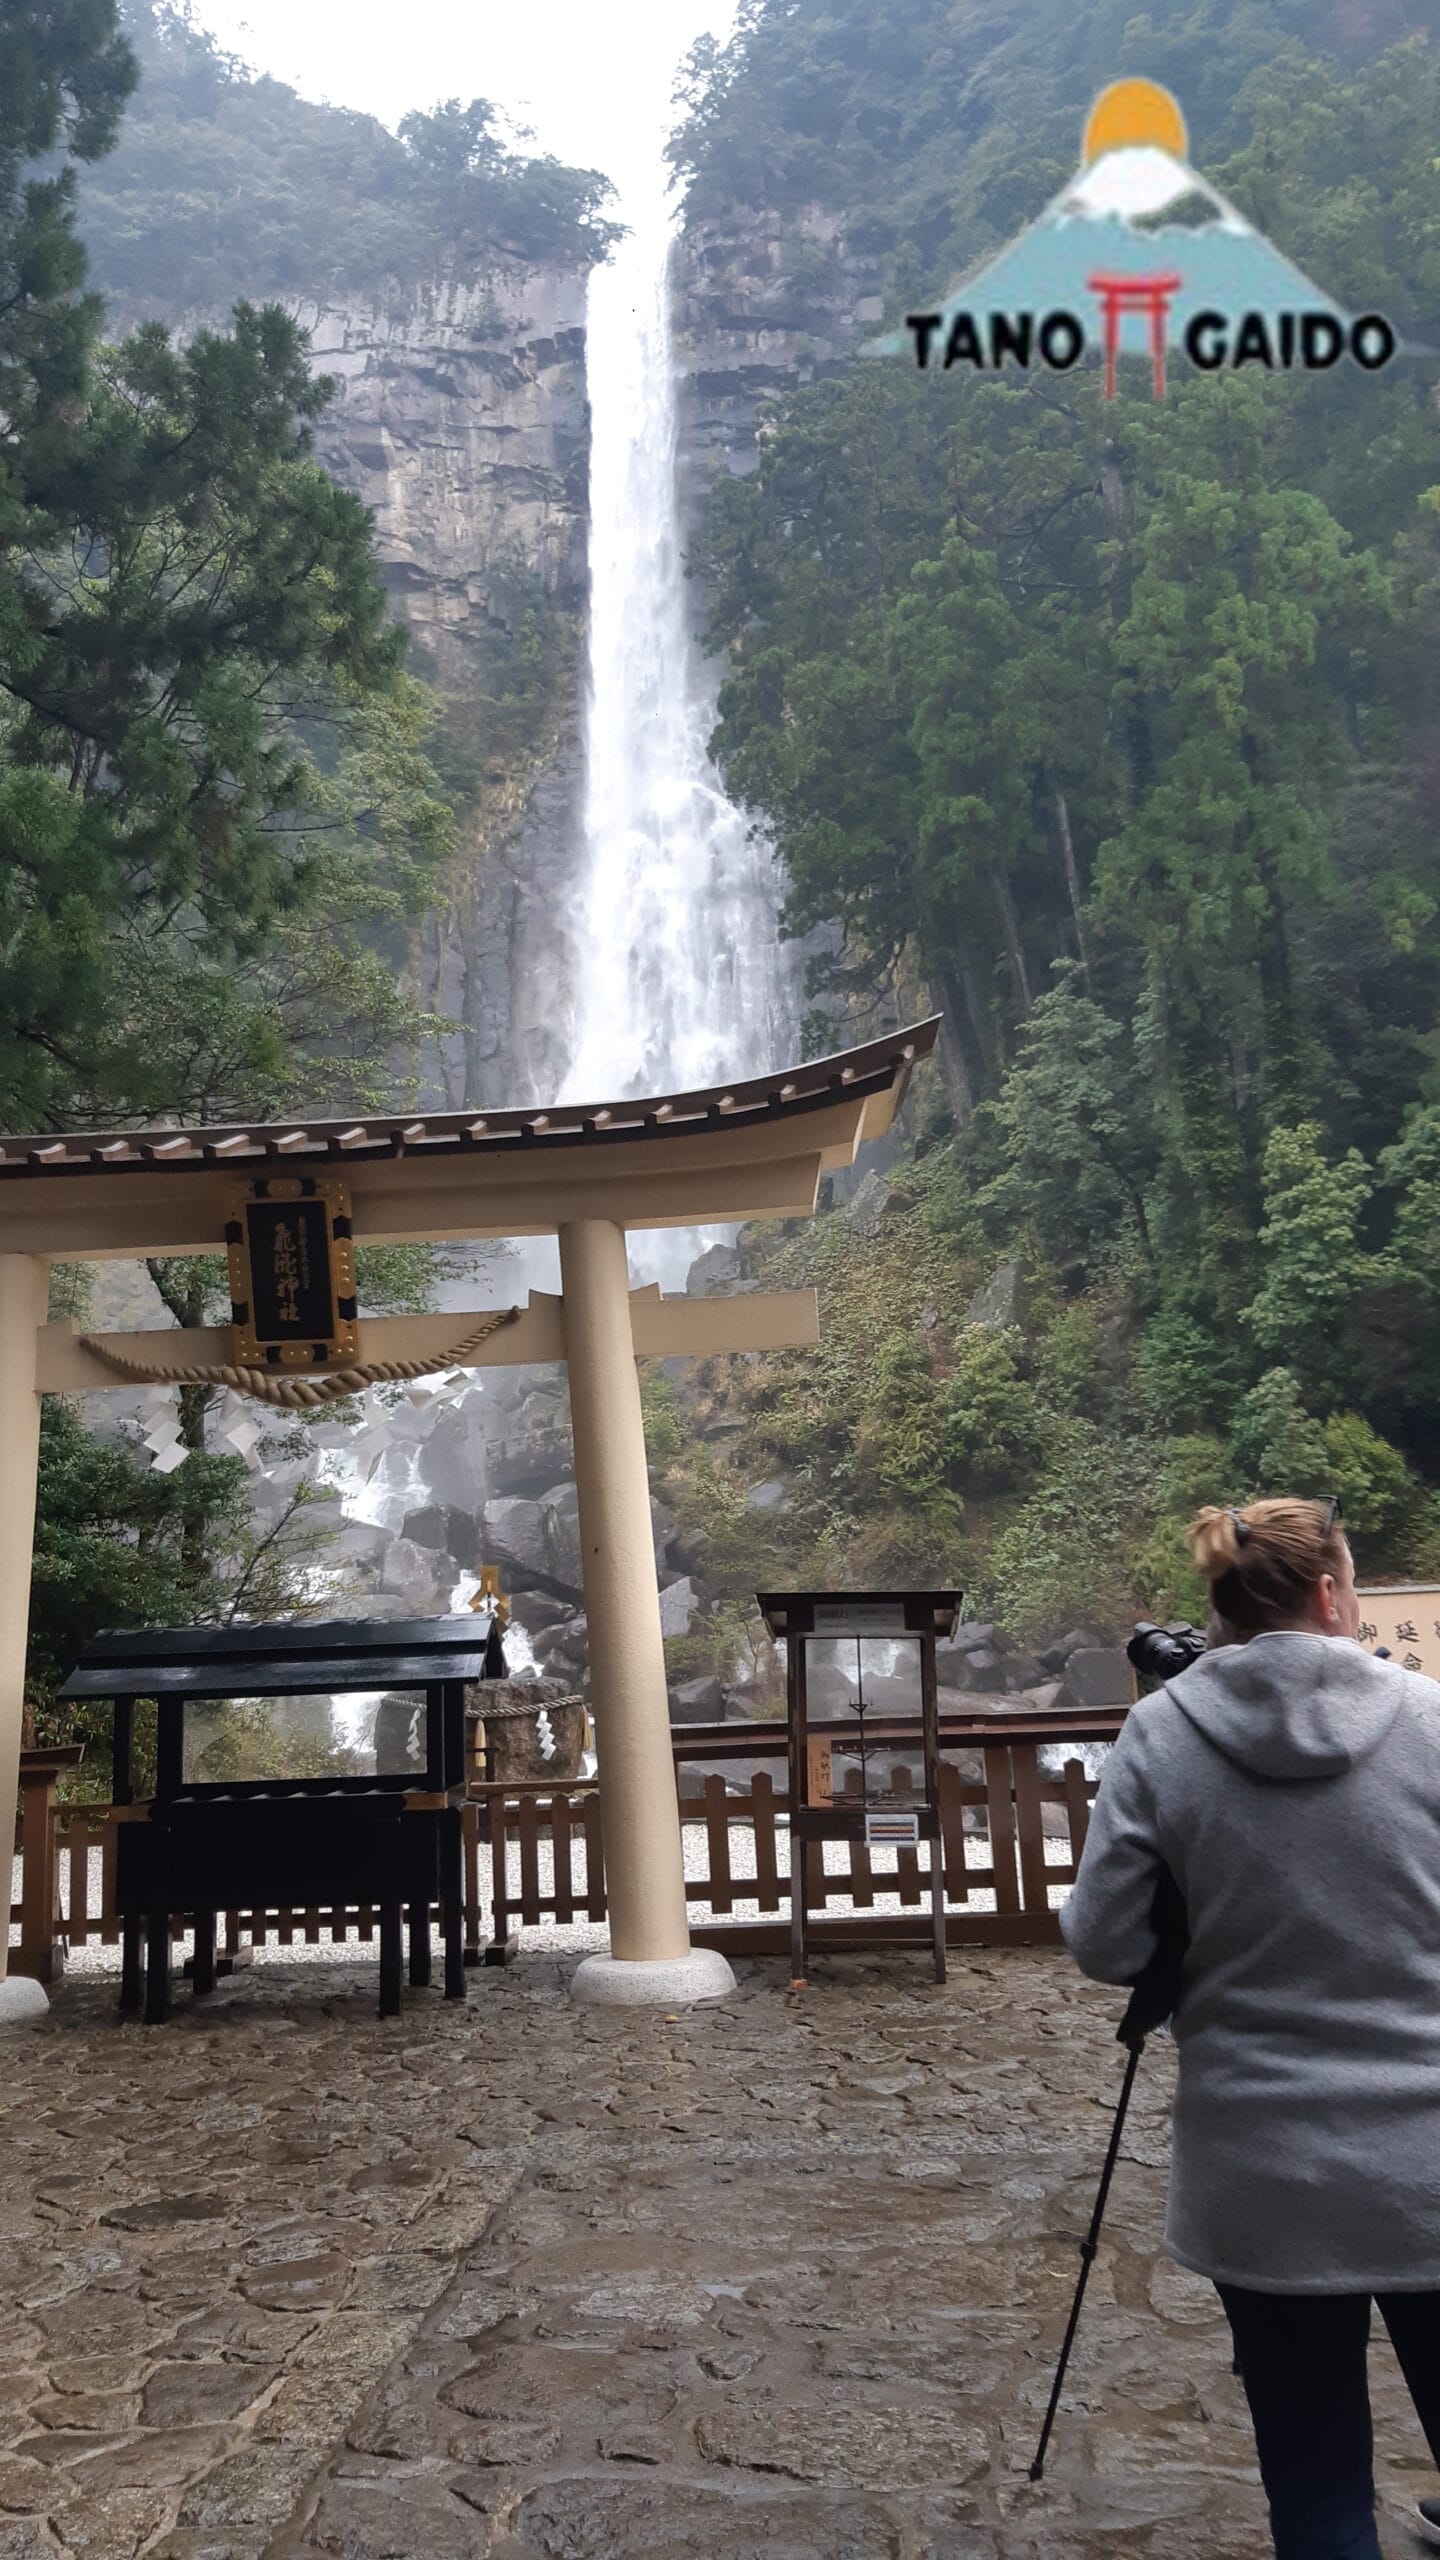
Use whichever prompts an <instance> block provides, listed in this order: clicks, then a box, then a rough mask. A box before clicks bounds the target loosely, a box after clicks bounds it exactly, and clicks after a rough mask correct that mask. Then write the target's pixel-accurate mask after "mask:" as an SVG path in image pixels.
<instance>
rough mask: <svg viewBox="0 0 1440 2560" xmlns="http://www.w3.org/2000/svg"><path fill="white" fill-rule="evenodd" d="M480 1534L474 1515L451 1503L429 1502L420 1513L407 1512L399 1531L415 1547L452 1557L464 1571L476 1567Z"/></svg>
mask: <svg viewBox="0 0 1440 2560" xmlns="http://www.w3.org/2000/svg"><path fill="white" fill-rule="evenodd" d="M477 1533H478V1524H477V1522H476V1519H475V1516H474V1513H473V1512H470V1511H462V1510H461V1509H460V1508H459V1507H458V1505H456V1504H455V1503H449V1502H427V1503H425V1504H424V1505H423V1506H422V1508H421V1509H420V1510H418V1511H407V1512H406V1514H405V1518H404V1520H403V1521H402V1523H401V1527H400V1535H401V1537H402V1538H408V1539H409V1540H410V1541H411V1543H412V1545H414V1546H417V1547H433V1548H434V1549H435V1550H436V1551H437V1553H439V1554H440V1555H448V1556H452V1557H453V1558H454V1560H455V1562H456V1563H457V1564H458V1565H459V1566H460V1567H461V1568H462V1570H463V1569H464V1568H465V1567H467V1566H473V1564H474V1561H475V1546H476V1538H477ZM452 1578H453V1577H452Z"/></svg>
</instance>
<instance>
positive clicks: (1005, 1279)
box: [965, 1262, 1025, 1328]
mask: <svg viewBox="0 0 1440 2560" xmlns="http://www.w3.org/2000/svg"><path fill="white" fill-rule="evenodd" d="M1024 1316H1025V1287H1024V1283H1023V1281H1022V1279H1021V1277H1020V1265H1019V1263H1018V1262H1002V1263H1001V1265H1000V1267H999V1269H998V1271H993V1272H992V1273H991V1275H990V1277H989V1279H988V1280H987V1281H986V1282H985V1283H984V1285H983V1287H982V1288H979V1289H977V1290H976V1292H975V1295H974V1297H973V1298H972V1299H971V1301H970V1304H969V1306H968V1307H967V1308H966V1310H965V1321H966V1323H967V1324H983V1325H993V1326H997V1327H1000V1328H1008V1327H1009V1326H1011V1325H1018V1324H1022V1323H1023V1322H1024Z"/></svg>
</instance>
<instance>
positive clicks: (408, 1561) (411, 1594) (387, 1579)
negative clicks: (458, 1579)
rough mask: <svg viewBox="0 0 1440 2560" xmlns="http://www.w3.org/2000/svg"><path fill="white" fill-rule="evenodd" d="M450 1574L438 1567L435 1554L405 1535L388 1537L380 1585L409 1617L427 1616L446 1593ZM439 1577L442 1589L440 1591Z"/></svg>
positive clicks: (450, 1577)
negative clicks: (415, 1543)
mask: <svg viewBox="0 0 1440 2560" xmlns="http://www.w3.org/2000/svg"><path fill="white" fill-rule="evenodd" d="M453 1578H454V1577H453V1575H451V1574H450V1573H448V1572H446V1573H445V1574H444V1575H443V1577H442V1574H441V1572H440V1570H439V1559H438V1557H437V1556H436V1555H435V1554H434V1553H433V1552H432V1551H431V1550H430V1549H429V1548H426V1547H417V1546H415V1545H413V1544H412V1542H411V1541H410V1539H409V1538H392V1539H391V1541H390V1545H389V1547H388V1548H387V1550H386V1554H385V1561H384V1564H383V1566H382V1567H381V1573H380V1588H381V1590H382V1592H391V1593H393V1594H394V1596H395V1598H396V1599H398V1600H403V1601H404V1603H405V1606H406V1608H407V1610H409V1611H410V1613H411V1614H412V1616H414V1617H417V1618H421V1617H426V1616H428V1615H430V1614H431V1613H432V1612H433V1611H434V1610H435V1609H436V1608H437V1607H438V1606H439V1604H440V1602H441V1601H442V1599H443V1598H444V1597H445V1596H446V1593H448V1588H449V1585H450V1583H451V1581H452V1580H453ZM442 1579H443V1583H444V1590H442Z"/></svg>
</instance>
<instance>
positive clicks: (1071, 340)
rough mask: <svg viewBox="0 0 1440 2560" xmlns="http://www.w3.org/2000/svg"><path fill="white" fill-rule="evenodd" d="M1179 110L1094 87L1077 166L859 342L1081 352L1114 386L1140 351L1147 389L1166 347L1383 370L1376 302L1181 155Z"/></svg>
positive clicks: (1048, 358)
mask: <svg viewBox="0 0 1440 2560" xmlns="http://www.w3.org/2000/svg"><path fill="white" fill-rule="evenodd" d="M1188 149H1189V137H1188V135H1187V133H1186V130H1185V118H1184V116H1183V115H1182V114H1181V111H1180V108H1179V106H1178V104H1177V102H1176V100H1175V99H1174V98H1172V96H1171V95H1170V92H1169V90H1168V89H1162V88H1161V87H1159V85H1158V84H1157V83H1156V82H1155V81H1153V80H1117V81H1115V82H1114V83H1113V84H1112V85H1111V87H1110V88H1108V89H1106V90H1104V91H1103V92H1102V93H1101V95H1100V97H1099V98H1097V100H1096V102H1095V105H1094V106H1093V107H1092V109H1091V111H1090V117H1089V121H1088V123H1087V124H1086V127H1085V143H1084V157H1083V160H1082V163H1081V166H1080V168H1079V170H1078V172H1077V173H1076V175H1075V177H1074V178H1072V179H1071V181H1070V184H1069V185H1068V186H1067V187H1064V188H1062V189H1061V191H1060V193H1059V195H1057V196H1056V197H1054V198H1053V199H1052V201H1051V202H1050V203H1049V204H1048V205H1047V206H1046V208H1045V210H1044V212H1043V213H1042V214H1041V215H1040V217H1039V219H1038V220H1037V221H1035V222H1032V223H1031V225H1030V227H1029V229H1028V230H1026V231H1022V232H1021V234H1020V236H1019V238H1018V239H1017V240H1012V241H1011V243H1010V245H1009V247H1008V248H1006V249H1002V250H1001V251H1000V253H999V255H998V257H994V258H991V259H990V260H989V261H988V262H987V263H986V264H984V265H983V266H981V267H979V268H977V269H976V271H975V272H974V273H973V274H972V275H969V276H967V277H965V278H963V279H962V281H961V282H960V283H959V284H958V285H956V286H955V288H954V289H953V291H952V292H951V293H949V294H948V295H947V296H946V299H945V301H944V302H943V303H942V304H941V306H940V308H939V309H938V310H936V311H912V312H911V313H909V315H908V316H907V318H906V321H905V328H904V330H903V331H901V330H897V331H895V332H894V333H893V334H892V335H890V336H887V337H882V338H873V339H871V340H870V341H869V343H868V345H867V346H866V347H865V349H864V350H863V352H864V353H865V354H867V355H889V356H893V355H900V354H904V353H906V352H909V351H910V350H912V349H913V352H914V355H915V359H916V362H917V363H918V364H920V365H921V366H937V367H949V366H951V365H956V364H959V365H963V366H965V367H966V368H967V369H975V370H985V369H993V370H996V371H998V370H999V369H1000V368H1001V367H1002V366H1003V365H1005V364H1006V363H1014V364H1018V365H1020V366H1028V365H1030V364H1032V363H1037V362H1038V363H1039V364H1042V365H1045V366H1047V367H1048V368H1049V369H1050V370H1051V371H1052V372H1058V373H1065V372H1068V371H1069V370H1070V368H1071V367H1072V366H1073V365H1076V364H1079V363H1080V362H1081V360H1082V358H1084V357H1085V356H1086V355H1088V354H1091V353H1098V354H1099V355H1100V356H1101V357H1102V358H1103V360H1104V365H1105V395H1106V398H1107V399H1113V398H1114V396H1115V390H1116V378H1117V370H1118V364H1119V360H1120V358H1121V357H1127V356H1132V355H1138V356H1144V357H1145V358H1146V359H1147V361H1148V363H1149V366H1150V373H1151V380H1152V384H1153V388H1154V393H1155V396H1156V398H1157V399H1163V397H1164V393H1165V371H1166V358H1167V356H1168V355H1169V354H1170V353H1171V352H1172V351H1173V350H1177V349H1178V350H1180V351H1182V352H1183V353H1184V354H1185V355H1186V356H1187V357H1188V359H1189V361H1190V363H1191V364H1192V365H1194V366H1195V367H1196V368H1197V369H1198V370H1199V371H1200V372H1202V373H1218V372H1220V371H1221V370H1222V369H1224V368H1226V367H1232V368H1233V367H1237V366H1241V365H1247V364H1259V365H1262V366H1264V367H1266V368H1267V369H1268V370H1271V371H1281V372H1289V371H1291V370H1297V371H1304V372H1309V373H1320V372H1325V371H1328V369H1329V368H1330V367H1331V366H1332V365H1337V364H1339V363H1341V362H1342V361H1347V362H1353V363H1355V364H1357V365H1359V366H1360V367H1361V369H1362V370H1363V371H1365V372H1367V373H1377V372H1379V371H1380V369H1381V367H1382V366H1384V365H1387V364H1389V363H1390V361H1391V359H1392V357H1394V356H1396V355H1398V354H1402V353H1412V352H1413V353H1417V354H1418V353H1420V352H1422V351H1421V350H1420V349H1413V350H1412V349H1408V348H1402V346H1401V344H1400V340H1399V337H1398V335H1397V332H1396V331H1395V330H1394V329H1393V328H1392V326H1391V324H1390V322H1389V321H1388V320H1387V319H1385V318H1384V317H1383V315H1382V314H1381V313H1379V312H1377V311H1367V312H1362V313H1361V314H1360V315H1359V316H1358V317H1353V316H1352V315H1351V314H1350V313H1349V312H1346V311H1343V310H1342V309H1341V307H1340V305H1339V304H1338V303H1337V302H1335V301H1334V300H1333V299H1332V298H1331V296H1330V295H1329V294H1326V293H1322V292H1321V291H1320V289H1319V288H1318V286H1316V285H1313V284H1312V283H1311V282H1310V280H1309V278H1308V276H1304V275H1302V274H1301V272H1300V269H1299V268H1298V267H1297V266H1294V265H1293V264H1292V263H1291V261H1290V260H1289V259H1288V258H1285V257H1282V256H1281V254H1280V251H1279V250H1278V249H1274V248H1272V247H1271V245H1270V242H1269V241H1268V240H1267V239H1266V238H1265V237H1264V235H1263V233H1261V232H1259V231H1257V230H1256V229H1255V226H1254V224H1253V223H1250V222H1247V221H1246V219H1245V216H1244V215H1243V214H1242V213H1240V212H1238V211H1237V209H1236V207H1235V206H1234V205H1233V204H1230V203H1228V202H1227V201H1226V199H1225V197H1224V196H1222V195H1221V194H1220V193H1219V192H1218V190H1217V189H1216V188H1214V187H1212V186H1211V185H1210V183H1209V181H1208V179H1205V178H1202V177H1201V176H1200V174H1199V171H1198V170H1196V169H1193V168H1192V167H1191V165H1190V162H1189V159H1188V157H1187V152H1188Z"/></svg>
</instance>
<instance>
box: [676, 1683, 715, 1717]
mask: <svg viewBox="0 0 1440 2560" xmlns="http://www.w3.org/2000/svg"><path fill="white" fill-rule="evenodd" d="M724 1704H725V1689H724V1684H723V1682H722V1681H719V1680H714V1679H710V1680H681V1681H678V1682H677V1683H676V1684H675V1686H674V1687H673V1688H672V1689H671V1691H670V1721H671V1723H672V1724H715V1723H718V1721H719V1718H720V1714H721V1710H722V1708H723V1707H724Z"/></svg>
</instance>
